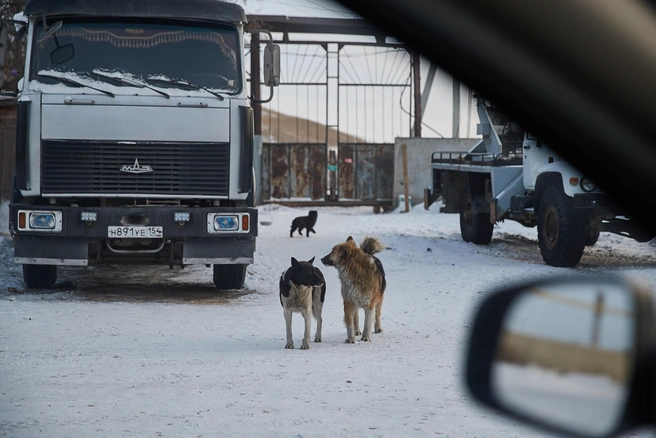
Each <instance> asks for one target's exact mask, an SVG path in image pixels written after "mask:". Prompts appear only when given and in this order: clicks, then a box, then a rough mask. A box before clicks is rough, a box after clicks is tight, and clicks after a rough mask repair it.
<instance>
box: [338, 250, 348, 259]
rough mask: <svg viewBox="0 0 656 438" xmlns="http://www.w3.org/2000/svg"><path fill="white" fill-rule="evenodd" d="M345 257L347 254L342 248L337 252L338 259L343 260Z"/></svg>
mask: <svg viewBox="0 0 656 438" xmlns="http://www.w3.org/2000/svg"><path fill="white" fill-rule="evenodd" d="M347 255H348V254H347V251H346V248H342V249H340V250H339V258H340V259H345V258H346V256H347Z"/></svg>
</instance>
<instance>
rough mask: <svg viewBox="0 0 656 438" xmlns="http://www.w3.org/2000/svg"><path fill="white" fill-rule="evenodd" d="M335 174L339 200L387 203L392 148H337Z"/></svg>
mask: <svg viewBox="0 0 656 438" xmlns="http://www.w3.org/2000/svg"><path fill="white" fill-rule="evenodd" d="M338 172H339V174H338V175H339V177H338V181H339V198H340V199H358V200H362V201H387V200H391V199H392V187H393V183H394V181H393V179H394V144H368V143H359V144H358V143H351V144H348V143H347V144H340V145H339V165H338Z"/></svg>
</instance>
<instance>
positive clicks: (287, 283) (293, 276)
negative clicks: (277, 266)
mask: <svg viewBox="0 0 656 438" xmlns="http://www.w3.org/2000/svg"><path fill="white" fill-rule="evenodd" d="M313 262H314V257H312V258H311V259H310V260H308V261H307V262H299V261H298V260H296V259H295V258H294V257H292V266H291V267H290V268H288V269H287V270H286V271H285V272H283V273H282V275H281V276H280V304H282V308H283V309H284V311H285V324H286V325H287V345H285V348H294V337H293V335H292V314H293V313H294V312H298V313H300V314H301V315H303V318H304V319H305V334H304V336H303V344H302V345H301V350H307V349H309V348H310V331H311V329H312V315H314V318H315V319H316V320H317V332H316V334H315V335H314V342H321V323H322V319H321V310H322V309H323V299H324V297H325V296H326V281H325V280H324V278H323V274H322V273H321V271H320V270H319V269H318V268H316V267H314V266H312V263H313Z"/></svg>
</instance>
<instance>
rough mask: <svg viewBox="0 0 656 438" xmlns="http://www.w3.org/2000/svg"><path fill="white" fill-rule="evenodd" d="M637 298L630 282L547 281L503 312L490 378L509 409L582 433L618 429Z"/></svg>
mask: <svg viewBox="0 0 656 438" xmlns="http://www.w3.org/2000/svg"><path fill="white" fill-rule="evenodd" d="M634 307H635V301H634V296H633V294H632V292H631V291H630V290H629V289H628V288H627V286H625V285H621V284H617V283H604V282H594V281H592V282H574V283H558V284H547V285H541V286H535V287H531V288H530V289H526V290H524V291H522V292H521V293H520V294H519V295H517V297H516V298H515V299H514V301H513V302H512V303H511V305H510V307H509V309H508V312H507V313H506V315H505V317H504V321H503V323H502V328H501V332H500V334H499V341H498V345H497V349H496V354H495V361H494V363H493V366H492V370H491V376H490V377H491V386H492V393H493V394H494V397H495V399H496V400H497V403H498V404H499V405H500V406H501V407H504V408H506V409H508V410H509V411H511V412H514V413H517V414H520V415H523V416H526V417H528V418H530V419H533V420H535V421H538V422H541V423H543V424H548V425H552V426H556V427H559V428H561V429H564V430H567V431H570V432H574V433H577V434H580V435H584V436H590V437H597V436H603V435H607V434H609V433H611V432H613V431H614V430H615V429H616V428H617V427H618V426H619V421H620V420H621V418H622V414H623V411H624V408H625V406H626V398H627V394H628V386H629V384H630V380H631V375H630V373H631V370H632V369H633V368H632V367H633V364H634V339H635V317H634V310H635V309H634Z"/></svg>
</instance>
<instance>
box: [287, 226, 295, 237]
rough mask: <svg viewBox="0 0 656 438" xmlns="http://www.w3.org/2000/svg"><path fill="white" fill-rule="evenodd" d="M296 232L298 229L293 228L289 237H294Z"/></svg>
mask: <svg viewBox="0 0 656 438" xmlns="http://www.w3.org/2000/svg"><path fill="white" fill-rule="evenodd" d="M294 231H296V227H294V226H292V230H291V231H290V232H289V237H294Z"/></svg>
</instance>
